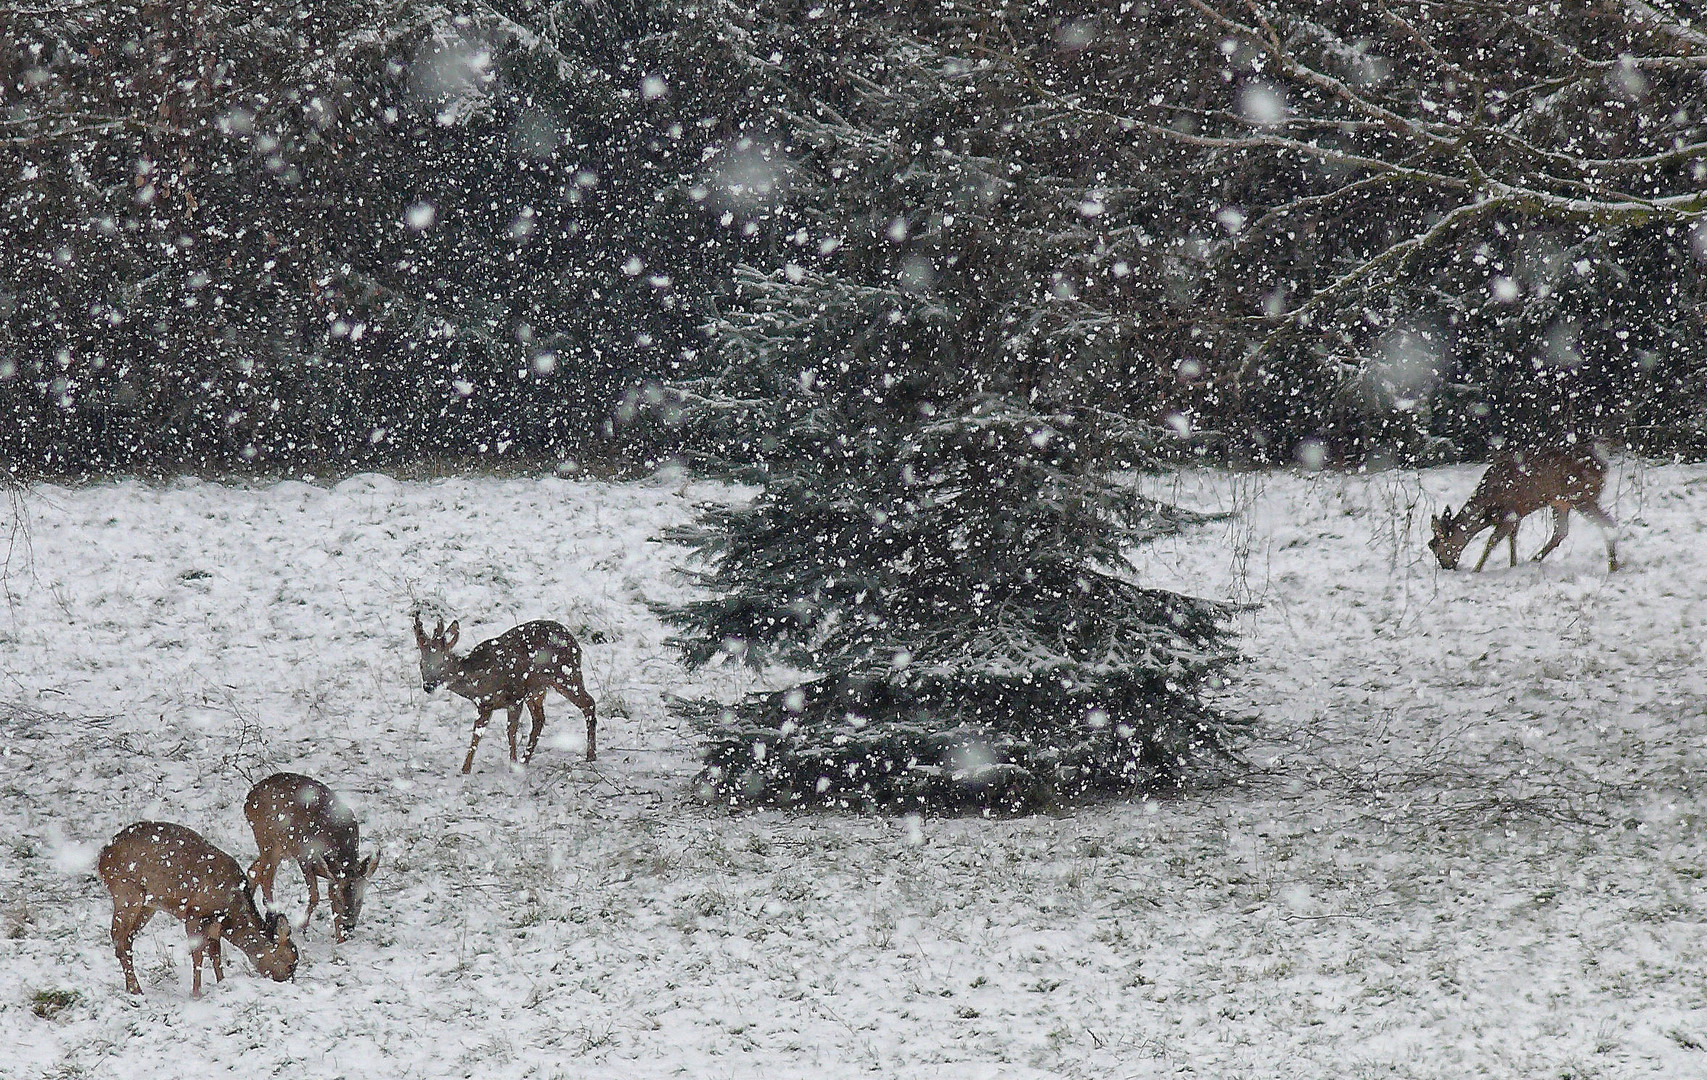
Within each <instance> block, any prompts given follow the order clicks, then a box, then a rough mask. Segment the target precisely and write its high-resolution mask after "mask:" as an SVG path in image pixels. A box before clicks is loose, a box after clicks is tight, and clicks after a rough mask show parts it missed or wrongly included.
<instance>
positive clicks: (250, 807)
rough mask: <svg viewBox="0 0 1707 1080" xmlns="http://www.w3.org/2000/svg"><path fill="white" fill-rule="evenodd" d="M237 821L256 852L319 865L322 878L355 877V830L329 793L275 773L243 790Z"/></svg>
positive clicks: (347, 813)
mask: <svg viewBox="0 0 1707 1080" xmlns="http://www.w3.org/2000/svg"><path fill="white" fill-rule="evenodd" d="M243 816H244V817H246V818H248V819H249V828H250V829H251V830H253V832H254V833H255V846H256V847H259V848H260V849H261V850H262V851H267V850H279V851H282V852H283V853H284V854H285V855H287V856H289V857H290V858H293V859H300V860H302V861H303V862H307V863H322V864H324V866H325V868H326V872H327V876H328V877H349V876H350V875H352V874H355V873H357V872H359V864H360V863H361V854H360V846H361V826H360V825H358V824H357V822H356V815H355V814H353V813H351V812H350V808H349V807H348V806H346V805H344V802H343V800H342V799H340V798H338V796H337V793H335V792H334V791H333V790H332V789H331V788H329V787H327V786H326V785H325V784H322V783H321V782H320V781H318V780H315V779H312V778H311V777H307V776H302V775H299V774H297V773H275V774H274V775H272V776H269V777H267V778H266V779H265V780H262V781H261V782H260V783H258V784H256V785H255V786H254V787H253V788H251V789H250V790H249V797H248V798H247V799H245V800H244V801H243Z"/></svg>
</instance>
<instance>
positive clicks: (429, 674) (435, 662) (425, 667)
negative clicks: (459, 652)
mask: <svg viewBox="0 0 1707 1080" xmlns="http://www.w3.org/2000/svg"><path fill="white" fill-rule="evenodd" d="M461 630H462V628H461V626H460V625H459V624H458V623H457V622H455V621H453V622H452V623H451V624H450V626H449V627H446V626H445V621H444V620H443V619H440V620H439V621H438V625H437V626H435V627H434V628H433V632H432V633H431V634H428V633H427V632H426V629H425V628H424V627H422V625H421V613H420V612H416V613H415V646H416V647H417V648H419V649H420V650H421V689H422V690H425V691H426V692H427V693H429V694H430V693H432V692H433V691H434V690H437V689H438V688H439V687H440V686H442V685H444V683H445V681H446V680H447V679H448V678H449V677H450V676H451V674H452V673H454V671H455V669H456V664H455V661H456V658H455V657H454V656H452V655H451V649H452V648H454V647H455V646H456V639H457V637H458V636H459V635H460V633H461Z"/></svg>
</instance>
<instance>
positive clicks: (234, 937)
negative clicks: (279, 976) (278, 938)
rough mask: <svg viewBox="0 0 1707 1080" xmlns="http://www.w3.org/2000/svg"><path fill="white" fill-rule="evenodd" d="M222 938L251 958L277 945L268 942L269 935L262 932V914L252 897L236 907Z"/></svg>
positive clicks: (245, 898)
mask: <svg viewBox="0 0 1707 1080" xmlns="http://www.w3.org/2000/svg"><path fill="white" fill-rule="evenodd" d="M220 936H221V937H223V938H225V940H227V941H229V942H231V944H233V945H235V946H237V947H238V948H239V949H242V950H243V951H244V953H246V954H247V955H249V956H251V957H253V956H256V955H257V954H259V953H264V952H266V951H267V950H268V949H271V948H273V947H274V945H275V944H276V943H275V942H272V941H269V940H267V935H266V934H264V933H263V932H262V931H261V913H260V911H258V910H257V909H256V908H255V900H254V898H253V897H250V896H245V897H243V898H242V899H241V900H239V902H238V903H237V904H236V905H235V907H234V910H233V911H232V913H231V922H230V923H228V924H226V926H225V927H224V928H223V929H222V930H221V932H220Z"/></svg>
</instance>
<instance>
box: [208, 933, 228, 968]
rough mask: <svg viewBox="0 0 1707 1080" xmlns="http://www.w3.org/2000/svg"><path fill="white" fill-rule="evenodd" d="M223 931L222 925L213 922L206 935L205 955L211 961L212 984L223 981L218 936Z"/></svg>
mask: <svg viewBox="0 0 1707 1080" xmlns="http://www.w3.org/2000/svg"><path fill="white" fill-rule="evenodd" d="M224 931H225V927H224V926H223V925H222V924H220V923H218V922H215V923H214V924H213V927H212V929H211V930H210V931H209V933H208V935H207V955H208V959H210V960H212V961H213V981H214V982H224V981H225V969H224V968H223V967H222V966H221V965H220V962H219V935H220V934H222V933H224Z"/></svg>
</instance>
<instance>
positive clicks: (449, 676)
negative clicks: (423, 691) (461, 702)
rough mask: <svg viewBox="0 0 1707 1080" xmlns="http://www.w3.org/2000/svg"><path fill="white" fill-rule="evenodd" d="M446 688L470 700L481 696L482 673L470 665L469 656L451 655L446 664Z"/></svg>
mask: <svg viewBox="0 0 1707 1080" xmlns="http://www.w3.org/2000/svg"><path fill="white" fill-rule="evenodd" d="M445 689H447V690H449V691H450V692H451V693H453V694H456V695H458V696H460V697H465V698H468V699H470V700H473V699H475V698H478V697H479V696H480V673H479V672H478V671H475V670H472V669H471V668H470V667H469V666H468V658H467V657H463V656H450V657H449V663H448V664H447V665H446V666H445Z"/></svg>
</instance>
